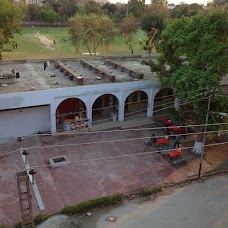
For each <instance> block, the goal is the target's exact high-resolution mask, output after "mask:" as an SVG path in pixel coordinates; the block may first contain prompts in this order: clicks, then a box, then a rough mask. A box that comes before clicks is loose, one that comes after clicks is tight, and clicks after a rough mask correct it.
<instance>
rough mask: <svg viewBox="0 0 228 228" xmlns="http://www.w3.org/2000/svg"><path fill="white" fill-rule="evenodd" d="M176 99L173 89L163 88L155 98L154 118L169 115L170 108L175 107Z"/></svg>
mask: <svg viewBox="0 0 228 228" xmlns="http://www.w3.org/2000/svg"><path fill="white" fill-rule="evenodd" d="M174 99H175V97H174V96H173V89H172V88H170V87H165V88H162V89H161V90H160V91H159V92H158V93H157V94H156V96H155V98H154V111H153V113H154V116H156V115H161V114H163V113H167V109H168V107H172V106H174Z"/></svg>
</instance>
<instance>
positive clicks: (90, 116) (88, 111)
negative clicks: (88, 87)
mask: <svg viewBox="0 0 228 228" xmlns="http://www.w3.org/2000/svg"><path fill="white" fill-rule="evenodd" d="M91 97H92V96H91V93H89V94H88V102H87V107H86V116H87V119H88V120H89V121H90V122H91V123H92V122H93V120H92V119H93V113H92V112H93V104H92V101H91Z"/></svg>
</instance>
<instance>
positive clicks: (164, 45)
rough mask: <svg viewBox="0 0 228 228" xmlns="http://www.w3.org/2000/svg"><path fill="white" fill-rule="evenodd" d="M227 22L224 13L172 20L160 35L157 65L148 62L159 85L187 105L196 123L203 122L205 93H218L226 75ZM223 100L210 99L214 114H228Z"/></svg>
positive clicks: (217, 98)
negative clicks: (217, 112) (166, 88)
mask: <svg viewBox="0 0 228 228" xmlns="http://www.w3.org/2000/svg"><path fill="white" fill-rule="evenodd" d="M227 20H228V17H227V14H226V13H225V12H224V13H218V12H215V13H212V14H208V15H198V16H194V17H192V18H181V19H176V20H174V21H173V22H171V23H169V24H168V25H167V27H166V28H165V30H164V32H163V33H162V36H161V41H160V43H159V52H160V55H159V58H158V64H155V63H151V68H152V70H156V71H157V72H158V74H159V76H160V79H161V82H162V84H163V85H166V86H167V85H169V86H171V87H173V88H174V91H175V93H176V95H177V96H178V97H179V98H180V99H182V100H183V101H186V102H189V103H190V105H191V107H192V113H194V114H195V121H196V122H198V123H204V121H205V116H206V112H207V102H205V98H204V92H206V91H208V89H209V88H212V87H214V88H216V91H215V93H217V94H221V86H220V80H221V78H222V76H224V75H225V74H226V73H227V69H228V55H227V50H228V43H227V32H228V28H227ZM224 99H225V98H224V97H223V96H217V97H215V98H214V99H213V100H212V102H211V107H212V108H213V111H220V112H221V111H225V112H226V111H227V109H228V107H227V105H228V102H227V100H224ZM209 121H213V120H212V119H210V118H209Z"/></svg>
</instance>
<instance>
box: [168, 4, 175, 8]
mask: <svg viewBox="0 0 228 228" xmlns="http://www.w3.org/2000/svg"><path fill="white" fill-rule="evenodd" d="M175 6H176V5H175V4H174V3H170V4H168V9H174V8H175Z"/></svg>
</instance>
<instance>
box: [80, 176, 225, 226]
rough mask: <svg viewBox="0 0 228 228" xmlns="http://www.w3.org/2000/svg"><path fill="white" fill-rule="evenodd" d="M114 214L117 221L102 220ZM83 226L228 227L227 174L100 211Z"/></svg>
mask: <svg viewBox="0 0 228 228" xmlns="http://www.w3.org/2000/svg"><path fill="white" fill-rule="evenodd" d="M107 216H116V217H118V218H117V222H116V223H113V222H108V221H105V218H106V217H107ZM83 227H84V228H90V227H91V228H92V227H93V228H94V227H96V228H179V227H180V228H188V227H189V228H208V227H210V228H211V227H212V228H222V227H224V228H225V227H228V176H220V177H214V178H210V179H208V180H206V181H205V182H203V183H195V184H192V185H189V186H186V187H183V188H180V189H177V190H175V191H174V193H172V194H171V195H168V196H160V197H158V198H157V199H156V200H155V201H147V202H144V203H141V204H139V203H132V202H128V203H127V204H125V205H123V206H121V207H118V208H115V209H112V210H111V211H109V212H108V213H105V214H100V215H97V216H95V215H94V218H93V219H92V218H91V220H90V221H88V222H87V223H85V224H84V225H83Z"/></svg>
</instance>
